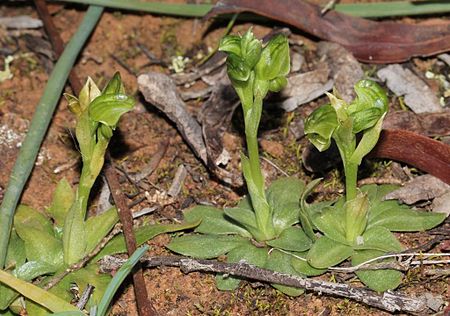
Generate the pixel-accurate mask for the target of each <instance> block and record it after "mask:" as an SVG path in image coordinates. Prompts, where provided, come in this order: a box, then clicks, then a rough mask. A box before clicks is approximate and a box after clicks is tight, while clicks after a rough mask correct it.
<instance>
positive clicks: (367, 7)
mask: <svg viewBox="0 0 450 316" xmlns="http://www.w3.org/2000/svg"><path fill="white" fill-rule="evenodd" d="M53 1H62V2H72V3H82V4H90V5H100V6H105V7H108V8H114V9H122V10H131V11H142V12H148V13H156V14H167V15H176V16H184V17H202V16H204V15H205V14H206V13H207V12H208V11H209V10H211V9H212V8H213V5H211V4H173V3H163V2H141V1H137V0H127V1H123V0H53ZM334 9H335V10H336V11H338V12H341V13H346V14H349V15H353V16H359V17H366V18H377V17H392V16H408V15H426V14H443V13H448V12H450V3H448V1H444V0H441V1H439V0H438V1H421V2H412V1H391V2H387V1H382V2H371V3H342V4H337V5H336V6H335V8H334ZM246 17H248V16H247V15H241V17H240V19H245V18H246Z"/></svg>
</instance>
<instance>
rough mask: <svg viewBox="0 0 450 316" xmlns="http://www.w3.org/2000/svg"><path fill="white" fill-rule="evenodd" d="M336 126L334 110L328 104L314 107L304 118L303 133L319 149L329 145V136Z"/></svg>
mask: <svg viewBox="0 0 450 316" xmlns="http://www.w3.org/2000/svg"><path fill="white" fill-rule="evenodd" d="M337 127H338V120H337V115H336V111H335V109H334V108H333V106H331V105H330V104H327V105H324V106H321V107H320V108H318V109H316V110H315V111H314V112H312V113H311V114H310V115H309V116H308V117H307V119H306V120H305V134H306V136H307V137H308V139H309V141H310V142H311V143H312V144H313V145H314V146H315V147H316V148H317V149H318V150H319V151H324V150H327V149H328V147H330V144H331V136H332V135H333V132H334V131H335V129H336V128H337Z"/></svg>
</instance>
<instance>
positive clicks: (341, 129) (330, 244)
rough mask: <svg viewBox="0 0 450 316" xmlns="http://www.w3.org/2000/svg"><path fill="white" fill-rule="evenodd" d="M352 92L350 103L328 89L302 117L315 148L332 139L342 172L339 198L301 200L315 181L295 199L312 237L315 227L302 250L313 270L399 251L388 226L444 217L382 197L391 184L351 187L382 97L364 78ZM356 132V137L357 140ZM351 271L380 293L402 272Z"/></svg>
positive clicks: (376, 130) (374, 135)
mask: <svg viewBox="0 0 450 316" xmlns="http://www.w3.org/2000/svg"><path fill="white" fill-rule="evenodd" d="M355 91H356V94H357V98H356V99H355V100H354V101H353V102H352V103H350V104H347V103H346V102H345V101H343V100H341V99H339V98H338V97H336V96H334V95H332V94H329V95H328V96H329V98H330V102H331V104H327V105H324V106H322V107H320V108H318V109H317V110H315V111H314V112H313V113H312V114H311V115H310V116H309V117H308V118H307V119H306V121H305V134H306V135H307V137H308V138H309V140H310V141H311V142H312V143H313V144H314V146H315V147H316V148H317V149H318V150H319V151H324V150H326V149H327V148H328V147H329V146H330V144H331V141H332V140H334V141H335V143H336V145H337V147H338V149H339V152H340V155H341V158H342V162H343V165H344V172H345V193H346V196H345V197H342V198H340V199H338V201H336V202H335V203H331V202H330V203H328V205H326V204H327V203H322V204H319V205H314V204H313V205H308V204H307V203H306V202H305V199H306V196H307V194H308V193H309V192H310V191H311V190H312V188H313V187H314V186H315V185H316V184H317V183H318V180H316V181H314V182H312V183H311V184H310V185H309V186H308V189H307V190H305V193H306V194H304V195H303V197H302V199H301V213H300V214H301V222H302V225H303V227H304V228H305V231H306V233H307V234H308V236H309V237H310V238H312V239H316V237H315V235H314V231H313V230H318V231H320V232H321V235H320V237H318V238H317V240H315V242H314V244H313V246H312V247H311V249H310V250H309V252H308V255H307V259H308V263H309V264H310V265H311V266H313V267H315V268H318V269H326V268H328V267H331V266H334V265H336V264H339V263H340V262H342V261H344V260H346V259H348V258H351V261H352V264H353V265H357V264H359V263H362V262H365V261H367V260H369V259H372V258H376V257H379V256H381V255H383V254H386V253H388V252H398V251H401V250H402V249H403V248H402V245H401V244H400V242H399V241H398V240H397V238H396V237H395V236H394V235H393V234H392V233H391V231H401V232H405V231H422V230H426V229H430V228H432V227H434V226H436V225H438V224H440V223H441V222H442V221H443V220H444V219H445V215H444V214H439V213H427V212H420V211H413V210H411V209H409V208H408V207H407V206H404V205H400V204H399V203H398V202H397V201H382V197H383V196H384V195H385V194H386V193H388V192H390V191H392V190H393V189H394V188H395V186H392V185H383V186H376V185H368V186H363V187H361V188H358V187H357V174H358V166H359V165H360V163H361V160H362V159H363V157H364V156H365V155H367V154H368V153H369V152H370V151H371V150H372V149H373V147H374V146H375V145H376V143H377V141H378V138H379V135H380V133H381V126H382V122H383V119H384V117H385V115H386V113H387V110H388V101H387V97H386V94H385V93H384V91H383V90H382V89H381V87H380V86H378V85H377V84H376V83H375V82H372V81H369V80H361V81H359V82H358V83H357V84H356V85H355ZM357 135H360V136H361V138H360V140H359V141H358V138H357ZM356 274H357V275H358V277H359V278H360V280H361V281H362V282H363V283H364V284H366V285H367V286H369V287H370V288H372V289H374V290H376V291H380V292H381V291H385V290H388V289H393V288H396V287H397V286H398V285H399V284H400V282H401V279H402V273H401V272H399V271H394V270H377V271H375V270H372V271H370V270H365V271H363V270H361V271H357V272H356Z"/></svg>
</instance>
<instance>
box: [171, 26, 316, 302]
mask: <svg viewBox="0 0 450 316" xmlns="http://www.w3.org/2000/svg"><path fill="white" fill-rule="evenodd" d="M219 50H221V51H224V52H226V53H227V54H228V58H227V70H228V76H229V78H230V80H231V83H232V85H233V87H234V88H235V90H236V92H237V94H238V96H239V98H240V100H241V104H242V109H243V113H244V123H245V136H246V143H247V154H248V157H247V156H246V155H244V154H241V164H242V169H243V174H244V178H245V181H246V184H247V188H248V193H249V195H248V196H247V197H244V198H243V199H242V200H241V201H240V202H239V204H238V205H237V207H234V208H226V209H224V210H223V211H222V210H219V209H216V208H214V207H208V206H196V207H194V208H192V209H190V210H188V211H187V212H185V218H186V220H187V221H188V222H189V221H197V220H201V221H202V222H201V224H200V225H199V226H198V227H197V228H196V229H195V232H197V233H198V234H195V235H185V236H181V237H178V238H174V239H173V240H172V241H171V243H170V244H169V245H168V248H169V249H170V250H172V251H174V252H177V253H181V254H183V255H187V256H192V257H196V258H216V257H219V256H221V255H227V259H226V260H227V261H228V262H238V261H240V260H245V261H247V262H248V263H251V264H254V265H256V266H259V267H264V268H268V269H271V270H275V271H279V272H284V273H291V274H308V273H310V274H311V273H312V274H315V273H317V271H315V269H313V268H312V267H310V266H309V265H308V264H306V263H305V264H304V265H303V266H301V267H299V271H298V272H297V271H296V270H295V269H294V268H293V267H292V265H291V263H290V262H291V259H292V257H291V256H290V255H289V253H290V252H292V253H296V254H297V255H305V251H306V250H308V249H309V247H310V246H311V240H310V238H308V237H307V236H306V235H305V233H304V232H303V230H302V229H301V227H299V226H298V225H296V224H297V223H298V222H299V212H300V207H299V199H300V197H301V195H302V192H303V190H304V183H303V182H302V181H300V180H298V179H295V178H282V179H278V180H276V181H274V182H273V183H272V185H271V186H270V187H269V188H268V189H267V190H265V187H264V176H263V174H262V172H261V166H260V162H259V150H258V140H257V133H258V126H259V122H260V118H261V113H262V106H263V99H264V97H265V96H266V95H267V93H268V92H269V91H274V92H276V91H279V90H280V89H281V88H282V87H283V86H284V85H285V84H286V82H287V80H286V75H287V74H288V73H289V67H290V66H289V64H290V61H289V46H288V41H287V38H286V37H285V36H283V35H277V36H275V37H273V38H272V39H271V40H270V41H269V42H268V43H267V44H266V45H265V46H263V45H262V42H261V41H260V40H258V39H256V38H255V37H254V35H253V33H252V32H251V30H249V31H248V32H246V33H245V34H244V35H242V36H238V35H231V36H226V37H224V38H223V39H222V41H221V43H220V46H219ZM272 248H275V249H272ZM271 249H272V251H271ZM305 267H306V268H307V269H306V270H307V271H305V269H303V268H305ZM239 283H240V279H238V278H235V277H231V276H223V275H218V276H217V277H216V284H217V287H218V288H219V289H222V290H233V289H235V288H237V287H238V285H239ZM274 287H276V288H277V289H280V290H281V291H283V292H285V293H287V294H289V295H299V294H301V293H302V290H301V289H294V288H290V287H286V286H280V285H274Z"/></svg>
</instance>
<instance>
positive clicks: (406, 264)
mask: <svg viewBox="0 0 450 316" xmlns="http://www.w3.org/2000/svg"><path fill="white" fill-rule="evenodd" d="M276 249H277V250H278V251H280V252H283V253H285V254H287V255H290V256H292V257H294V258H296V259H299V260H302V261H305V262H306V261H307V260H306V259H305V258H303V257H300V256H297V255H295V254H293V253H291V252H288V251H285V250H283V249H279V248H276ZM402 257H408V259H406V260H405V261H401V262H398V261H392V262H382V263H375V262H377V261H380V260H384V259H389V258H402ZM414 257H420V258H429V257H450V254H446V253H397V254H396V253H394V254H387V255H383V256H379V257H376V258H372V259H369V260H366V261H364V262H361V263H360V264H358V265H356V266H353V267H342V268H340V267H329V268H328V269H327V270H328V271H334V272H342V273H353V272H355V271H358V270H383V269H392V270H398V271H408V270H409V269H410V268H411V267H412V266H420V265H428V264H430V265H431V264H448V263H450V259H449V260H423V259H420V260H414V261H413V260H412V258H414Z"/></svg>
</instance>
